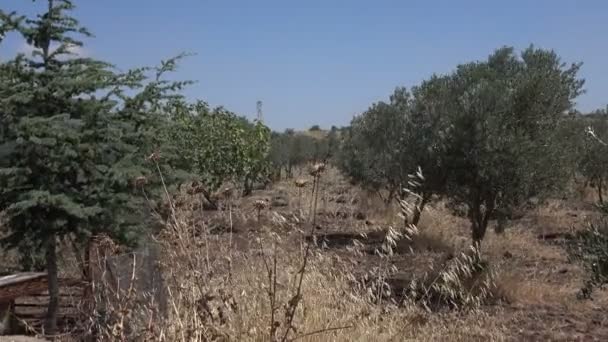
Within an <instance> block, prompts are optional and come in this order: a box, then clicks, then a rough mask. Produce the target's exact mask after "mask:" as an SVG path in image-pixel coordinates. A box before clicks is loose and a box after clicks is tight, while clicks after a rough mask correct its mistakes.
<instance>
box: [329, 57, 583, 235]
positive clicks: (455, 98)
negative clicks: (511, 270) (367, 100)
mask: <svg viewBox="0 0 608 342" xmlns="http://www.w3.org/2000/svg"><path fill="white" fill-rule="evenodd" d="M579 68H580V64H571V65H566V64H564V63H562V61H561V60H560V58H559V57H558V55H557V54H556V53H555V52H553V51H548V50H543V49H537V48H534V47H529V48H527V49H525V50H524V51H523V52H521V54H519V55H517V54H516V53H515V52H514V50H513V49H512V48H508V47H504V48H501V49H498V50H496V51H495V52H494V53H493V54H492V55H491V56H489V57H488V59H487V60H484V61H478V62H471V63H467V64H463V65H459V66H458V67H457V68H456V70H455V71H453V72H451V73H450V74H447V75H441V76H438V75H434V76H432V77H431V78H430V79H428V80H426V81H424V82H422V83H421V84H420V85H419V86H416V87H413V88H412V89H411V92H408V91H407V90H406V89H404V88H398V89H396V91H395V92H394V94H393V95H392V96H391V98H390V102H388V103H385V102H379V103H376V104H373V105H372V106H371V107H370V108H369V109H368V110H367V111H366V112H364V113H363V114H361V115H360V116H358V117H356V118H354V119H353V121H352V123H351V126H350V128H349V129H348V130H347V131H346V132H345V133H344V136H343V144H342V151H341V156H340V158H339V160H340V163H339V165H340V167H341V168H342V169H343V171H344V172H345V173H346V174H347V175H349V176H350V177H352V178H353V179H354V180H356V181H358V182H360V183H361V184H362V185H363V186H366V187H369V188H371V189H373V190H377V191H382V192H383V193H385V194H386V199H387V201H390V200H392V199H393V198H397V199H399V198H401V197H402V196H405V195H406V194H405V193H403V191H402V190H401V189H403V188H405V185H406V184H407V182H408V181H409V175H410V174H412V173H413V172H415V171H416V169H417V168H418V167H420V168H421V169H422V173H423V175H424V181H423V182H422V184H421V185H420V187H419V188H418V192H419V193H420V194H421V196H420V198H419V206H418V207H419V208H422V207H424V205H425V204H426V203H427V202H428V200H429V199H430V198H431V196H433V195H439V196H442V197H444V198H446V199H447V200H448V201H449V203H451V204H457V205H460V206H462V205H465V206H466V208H467V217H468V219H469V220H470V222H471V236H472V239H473V241H474V243H475V244H476V245H479V244H480V242H481V240H482V239H483V238H484V235H485V233H486V230H487V227H488V223H489V221H490V219H492V218H495V217H498V216H501V215H505V214H508V213H509V211H510V210H511V209H512V208H514V207H516V206H518V205H521V204H522V203H524V201H526V200H527V199H529V198H531V197H533V196H543V195H546V194H548V193H550V192H551V191H553V190H556V189H558V188H559V187H560V186H562V185H564V184H565V183H566V182H565V179H566V177H567V175H568V172H570V171H569V168H571V167H573V165H568V164H570V163H569V162H570V160H569V158H568V156H567V155H565V154H564V153H562V151H563V149H564V147H565V145H566V144H567V142H566V141H563V140H562V139H560V137H559V134H558V132H561V131H562V130H561V126H562V125H564V122H565V120H566V118H567V117H568V115H567V113H568V112H569V111H571V110H572V108H573V105H574V100H575V98H576V97H577V96H578V95H579V94H580V93H581V92H582V86H583V83H584V81H583V80H581V79H580V78H579V77H578V76H577V74H578V71H579ZM454 207H456V206H454ZM418 218H419V213H416V214H414V217H413V220H414V221H417V219H418ZM414 223H415V222H414Z"/></svg>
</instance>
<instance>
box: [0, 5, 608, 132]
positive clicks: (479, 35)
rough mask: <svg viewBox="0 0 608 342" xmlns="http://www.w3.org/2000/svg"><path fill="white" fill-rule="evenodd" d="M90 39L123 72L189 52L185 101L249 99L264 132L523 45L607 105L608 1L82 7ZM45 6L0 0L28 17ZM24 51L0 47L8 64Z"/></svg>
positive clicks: (228, 103)
mask: <svg viewBox="0 0 608 342" xmlns="http://www.w3.org/2000/svg"><path fill="white" fill-rule="evenodd" d="M75 2H76V5H77V6H78V9H77V11H76V12H75V15H76V16H77V17H78V18H79V19H80V20H81V22H82V23H83V24H85V26H87V27H88V28H89V29H90V30H91V31H92V32H93V33H94V34H95V36H96V38H95V39H94V40H91V41H90V42H88V43H89V45H88V46H87V47H86V50H85V53H87V54H90V55H92V56H94V57H97V58H101V59H104V60H108V61H110V62H112V63H114V64H116V65H118V66H120V67H121V68H125V69H126V68H129V67H135V66H141V65H153V64H156V63H157V62H158V61H160V60H161V59H163V58H167V57H170V56H172V55H175V54H178V53H180V52H184V51H185V52H192V53H196V54H197V55H196V56H193V57H189V58H188V59H187V60H185V61H184V62H183V63H182V65H181V67H180V70H179V72H178V73H177V74H176V75H175V77H177V78H180V79H192V80H197V81H198V83H197V84H196V85H194V86H191V87H190V88H189V89H188V90H187V91H186V93H187V95H188V96H189V97H191V98H200V99H203V100H206V101H207V102H209V103H210V104H212V105H224V106H225V107H227V108H228V109H230V110H232V111H235V112H237V113H239V114H242V115H247V116H248V117H254V115H255V104H256V101H257V100H262V101H263V103H264V107H263V108H264V119H265V122H266V123H267V124H268V125H269V126H271V127H272V128H273V129H277V130H283V129H285V128H287V127H294V128H299V129H303V128H308V127H310V126H311V125H313V124H320V125H321V126H322V127H329V126H331V125H332V124H335V125H338V126H339V125H345V124H348V122H349V121H350V119H351V118H352V116H353V115H354V114H357V113H360V112H361V111H363V110H365V109H366V108H367V107H368V106H369V105H370V104H371V103H372V102H374V101H378V100H383V99H386V98H387V97H388V95H389V94H390V93H391V92H392V90H393V89H394V88H395V87H396V86H401V85H404V86H407V87H410V86H412V85H415V84H417V83H419V82H420V81H421V80H423V79H425V78H427V77H429V76H430V75H431V74H432V73H433V72H436V73H446V72H449V71H451V70H452V69H453V68H454V67H455V66H456V65H457V64H459V63H463V62H467V61H471V60H477V59H483V58H485V57H487V55H489V54H490V53H491V52H492V51H493V50H494V49H496V48H498V47H500V46H503V45H509V46H514V47H515V48H517V49H522V48H525V47H527V46H528V45H529V44H530V43H534V44H535V45H537V46H540V47H543V48H551V49H554V50H556V51H557V52H558V54H560V55H561V56H562V57H563V60H564V61H565V62H576V61H582V62H583V63H584V65H583V69H582V72H581V76H582V77H584V78H585V79H586V80H587V83H586V86H585V88H586V90H587V93H586V94H584V95H582V96H581V97H580V98H579V99H578V101H577V102H578V108H579V109H580V110H583V111H588V110H592V109H596V108H600V107H602V108H603V107H605V106H606V104H607V103H608V94H607V91H608V58H607V56H608V45H607V43H608V25H607V23H608V1H605V0H578V1H575V0H570V1H566V0H537V1H531V0H511V1H489V0H486V1H482V0H469V1H466V0H461V1H449V0H444V1H439V0H434V1H433V0H428V1H416V0H410V1H403V0H402V1H389V0H384V1H383V0H377V1H371V0H369V1H357V0H351V1H338V0H334V1H331V0H325V1H321V0H309V1H288V0H283V1H278V0H272V1H271V0H268V1H266V0H257V1H244V0H242V1H236V0H235V1H230V0H223V1H220V0H216V1H204V0H174V1H167V0H103V1H100V0H86V1H85V0H80V1H75ZM43 6H44V3H43V2H41V1H37V2H36V3H32V1H30V0H2V5H1V7H2V8H3V9H7V10H11V9H15V10H18V11H21V12H24V13H31V12H32V11H33V10H34V9H36V8H42V7H43ZM20 44H22V43H20V42H18V41H16V39H15V38H14V37H12V38H11V39H7V42H6V44H4V45H0V56H1V57H6V54H10V53H11V52H12V51H14V50H16V49H20V48H22V46H21V45H20Z"/></svg>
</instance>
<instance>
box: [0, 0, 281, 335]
mask: <svg viewBox="0 0 608 342" xmlns="http://www.w3.org/2000/svg"><path fill="white" fill-rule="evenodd" d="M73 8H74V5H73V3H72V1H68V0H47V1H45V5H44V6H43V9H42V14H40V15H38V16H36V17H32V18H26V17H24V16H19V15H18V14H16V13H12V12H11V13H9V12H6V11H3V10H1V9H0V34H1V36H2V37H4V35H7V34H15V35H20V36H21V37H22V38H23V39H24V40H25V41H26V42H27V43H28V44H30V45H31V46H32V47H33V53H32V54H31V55H30V54H17V55H15V56H14V57H12V58H10V59H7V60H0V212H1V214H2V217H3V219H4V220H3V226H2V232H1V234H0V238H1V240H0V242H2V244H3V246H4V247H8V248H28V249H29V250H27V251H25V252H26V253H27V254H34V253H35V251H42V253H43V254H44V255H45V257H44V265H45V268H46V270H47V272H48V279H49V289H48V290H49V294H50V302H49V308H48V313H47V319H46V324H45V326H46V333H49V334H53V333H54V332H55V331H56V322H57V312H58V307H59V302H58V300H59V299H58V298H59V296H58V294H59V288H58V286H59V284H58V272H59V270H58V265H57V249H58V248H59V247H58V242H59V241H66V240H68V241H70V240H71V241H70V242H71V244H73V245H74V246H77V247H78V252H79V253H84V250H85V247H84V246H86V245H87V240H88V239H89V238H90V237H91V236H93V235H96V234H99V233H105V234H108V235H110V236H111V237H113V238H115V239H117V240H118V241H120V242H123V243H127V244H134V243H137V242H138V239H139V238H140V237H141V236H144V235H145V234H144V233H146V232H147V231H149V229H150V228H149V227H151V225H150V223H151V222H152V220H153V217H152V216H151V215H149V213H148V212H146V211H145V210H144V209H145V208H149V205H148V203H145V202H146V201H153V202H156V203H158V202H160V201H162V196H163V194H165V191H166V190H168V191H169V192H170V191H172V189H175V188H177V187H178V186H179V184H180V183H182V182H184V181H187V180H198V181H199V182H201V183H203V184H204V185H205V186H206V187H208V189H209V190H210V191H211V190H213V189H214V188H217V187H218V186H219V184H220V183H222V182H223V181H226V180H235V181H239V182H242V184H243V185H244V188H245V189H246V191H247V190H248V189H250V188H251V185H250V184H251V183H252V182H254V181H256V180H257V179H259V178H260V177H263V175H264V173H266V172H267V170H268V168H267V165H268V164H267V154H268V149H269V140H270V131H269V130H268V128H267V127H265V126H263V125H262V124H261V123H250V122H248V121H247V120H244V119H243V118H239V117H237V116H236V115H234V114H232V113H229V112H227V111H225V110H223V109H221V108H218V109H214V110H209V109H208V108H207V106H206V105H205V104H204V103H195V104H188V103H187V102H186V100H185V99H184V97H183V96H182V95H181V94H180V92H181V89H182V88H183V87H184V86H187V85H188V84H189V82H172V81H167V80H166V79H165V78H164V74H165V73H167V72H171V71H173V70H174V69H175V68H176V65H177V61H178V60H179V57H178V58H174V59H170V60H167V61H164V62H162V63H161V65H160V66H159V67H155V68H139V69H135V70H130V71H127V72H124V73H123V72H118V71H117V70H116V69H115V68H114V67H113V66H112V65H111V64H109V63H106V62H103V61H99V60H95V59H93V58H88V57H81V56H78V55H75V54H73V53H72V51H74V49H73V47H74V46H82V43H81V42H80V41H79V40H78V38H79V37H81V36H82V35H84V36H86V37H89V36H90V34H89V33H88V31H87V30H86V29H85V28H84V27H82V26H81V25H80V24H79V22H78V21H77V20H76V19H75V18H73V17H71V16H70V11H71V10H73ZM0 43H1V41H0ZM180 57H181V56H180ZM82 260H86V259H85V258H82Z"/></svg>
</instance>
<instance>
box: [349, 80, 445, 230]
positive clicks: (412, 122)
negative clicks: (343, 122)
mask: <svg viewBox="0 0 608 342" xmlns="http://www.w3.org/2000/svg"><path fill="white" fill-rule="evenodd" d="M444 83H445V82H444V79H442V78H438V77H433V78H432V79H431V80H429V81H426V82H424V83H423V84H422V85H421V86H419V87H414V88H413V89H412V93H409V92H408V91H407V90H406V89H405V88H397V89H395V91H394V93H393V94H392V95H391V97H390V102H389V103H386V102H379V103H376V104H373V105H372V106H371V107H370V108H369V109H368V110H367V111H366V112H364V113H363V114H362V115H360V116H357V117H355V118H354V119H353V121H352V122H351V126H350V127H349V128H348V129H347V130H346V131H345V132H343V134H342V135H343V136H342V145H341V151H340V157H339V158H338V160H339V166H340V168H341V169H342V170H343V172H345V173H346V174H347V175H348V176H349V177H350V178H351V179H352V180H353V181H355V182H357V183H359V184H361V185H362V186H364V187H366V188H368V189H370V190H374V191H377V192H378V193H379V194H382V193H383V192H384V193H386V197H385V201H386V202H387V203H389V202H390V201H392V200H393V199H395V198H399V199H403V198H404V197H405V196H408V195H409V193H408V192H407V191H404V188H406V187H411V185H412V184H410V183H412V178H411V174H414V173H417V172H418V170H419V169H422V173H423V175H424V179H423V181H422V182H416V183H417V184H416V192H418V193H419V194H420V195H421V196H420V198H418V200H417V201H418V203H417V204H416V206H415V207H416V208H418V209H419V210H422V209H423V208H424V206H425V204H426V203H427V202H428V201H429V199H430V197H431V195H432V194H434V193H438V192H440V191H441V190H442V186H443V183H444V179H445V175H444V173H445V169H444V168H442V167H441V164H440V161H441V155H442V153H443V151H444V148H443V145H442V136H441V134H440V133H441V130H440V127H441V124H442V121H441V114H443V108H442V107H440V106H438V104H440V103H441V102H440V99H443V97H444V96H446V94H445V86H444ZM382 190H384V191H382ZM419 216H420V212H419V211H415V212H414V213H413V217H412V219H413V220H412V222H413V223H416V222H417V221H418V219H419Z"/></svg>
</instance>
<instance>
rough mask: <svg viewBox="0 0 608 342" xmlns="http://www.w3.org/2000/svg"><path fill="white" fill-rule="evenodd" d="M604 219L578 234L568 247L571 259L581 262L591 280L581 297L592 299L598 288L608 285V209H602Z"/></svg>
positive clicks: (583, 289) (586, 282) (582, 290)
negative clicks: (594, 291)
mask: <svg viewBox="0 0 608 342" xmlns="http://www.w3.org/2000/svg"><path fill="white" fill-rule="evenodd" d="M602 211H603V213H604V217H603V218H602V219H601V220H600V221H599V222H598V223H596V224H590V225H589V226H587V227H586V228H585V229H584V230H582V231H579V232H577V233H576V235H575V236H574V238H573V239H572V240H571V241H570V242H569V244H568V245H567V247H568V248H567V250H568V253H569V256H570V258H571V259H573V260H575V261H578V262H580V263H581V264H582V265H583V267H584V268H585V270H586V271H587V274H588V275H589V278H588V279H587V280H586V281H585V284H584V286H583V287H582V289H581V291H580V293H579V297H580V298H591V294H592V292H593V290H594V289H596V288H600V289H601V288H603V287H605V286H606V285H607V284H608V216H606V215H608V208H607V207H605V206H604V207H602Z"/></svg>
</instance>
